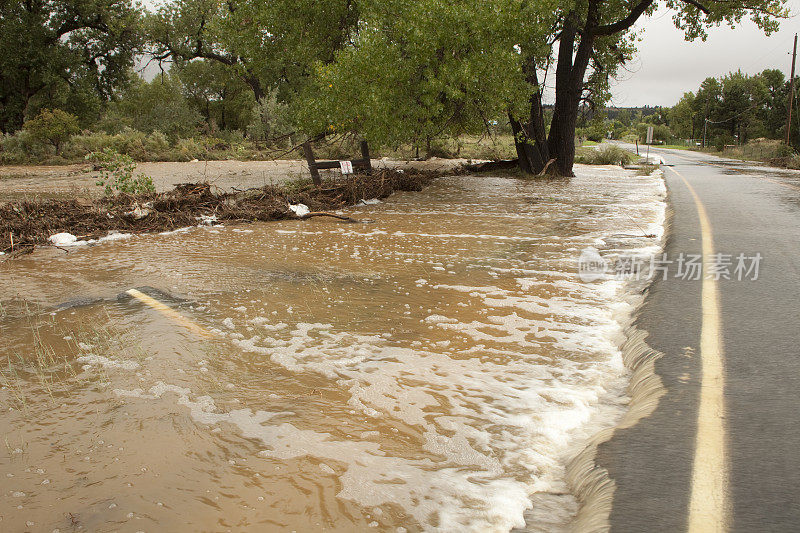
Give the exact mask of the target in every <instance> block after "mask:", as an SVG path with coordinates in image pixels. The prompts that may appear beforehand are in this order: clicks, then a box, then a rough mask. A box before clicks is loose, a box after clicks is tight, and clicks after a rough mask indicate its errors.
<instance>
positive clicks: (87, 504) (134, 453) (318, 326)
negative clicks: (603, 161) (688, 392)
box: [0, 167, 665, 532]
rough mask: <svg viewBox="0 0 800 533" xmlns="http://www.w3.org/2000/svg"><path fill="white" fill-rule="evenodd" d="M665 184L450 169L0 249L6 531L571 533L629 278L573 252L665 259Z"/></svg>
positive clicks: (610, 386)
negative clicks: (388, 191)
mask: <svg viewBox="0 0 800 533" xmlns="http://www.w3.org/2000/svg"><path fill="white" fill-rule="evenodd" d="M664 195H665V190H664V185H663V181H662V179H661V177H660V176H659V175H654V176H636V175H635V174H634V173H633V172H630V171H622V170H620V169H619V168H614V167H605V168H603V167H601V168H591V167H579V168H578V176H577V177H576V178H574V179H572V180H570V181H558V182H535V181H521V180H515V179H506V178H490V177H473V176H459V177H451V178H444V179H440V180H437V181H436V182H435V183H434V185H432V186H431V187H429V188H428V189H426V190H425V191H424V192H421V193H399V194H395V195H393V196H391V197H390V198H389V199H387V200H386V201H384V202H383V203H369V204H368V205H364V206H361V207H356V208H353V209H350V210H348V214H350V215H351V216H354V217H356V218H359V219H370V220H372V221H373V222H372V223H363V224H341V223H337V222H335V221H330V220H323V219H311V220H307V221H302V222H298V221H287V222H275V223H266V224H255V225H248V226H241V225H240V226H231V227H197V228H190V229H187V230H185V231H178V232H172V233H169V234H162V235H143V236H135V237H131V238H128V239H124V240H115V241H113V242H105V243H101V244H98V245H95V246H85V247H79V248H75V249H73V250H72V251H71V252H70V253H69V254H65V253H64V252H63V251H61V250H55V249H53V250H39V251H37V252H36V253H34V254H33V255H31V256H28V257H23V258H19V259H16V260H14V261H7V262H4V263H0V295H1V296H0V306H2V307H0V316H2V318H0V335H2V339H3V342H2V346H0V363H1V366H2V383H1V384H2V388H1V389H0V402H1V403H2V408H3V410H4V411H5V412H4V414H3V417H2V418H1V419H0V431H2V434H3V437H4V445H3V447H2V448H1V449H0V480H2V481H1V482H2V492H3V497H2V498H1V499H0V519H1V520H2V522H0V529H2V530H3V531H24V530H28V531H48V532H49V531H53V530H56V529H58V530H60V531H62V532H63V531H73V530H83V531H130V532H135V531H292V530H294V531H376V530H378V531H392V532H403V531H419V530H426V531H459V532H461V531H507V530H509V529H510V528H512V527H515V526H523V525H524V523H525V520H524V519H523V513H525V512H526V509H527V510H528V511H527V515H526V516H528V522H529V524H528V525H529V527H531V528H532V529H534V530H537V529H538V530H548V531H551V530H558V529H560V528H562V527H564V525H565V524H566V523H567V522H568V521H569V519H570V517H571V516H572V515H573V514H574V513H575V511H576V507H577V504H576V501H575V499H574V497H573V496H571V495H570V492H569V487H567V485H566V482H565V480H564V464H565V462H566V461H567V460H568V459H569V458H570V456H571V455H572V454H574V453H575V452H576V451H578V450H579V449H580V445H581V442H582V441H583V440H584V439H586V438H587V437H588V436H590V435H591V434H593V433H594V432H595V431H597V430H598V429H599V428H601V427H605V426H608V425H611V424H613V423H614V421H615V420H616V419H617V418H618V417H619V416H620V414H621V413H622V412H623V410H624V408H625V404H626V401H627V399H626V397H625V386H626V383H627V372H626V370H625V368H624V366H623V364H622V361H621V356H620V352H619V344H620V342H621V341H622V337H623V328H624V327H625V326H626V324H628V323H629V321H630V319H631V313H632V311H633V309H634V306H635V305H637V303H638V301H639V298H640V296H638V295H637V294H638V292H639V289H640V288H641V286H640V285H637V283H636V282H633V281H626V280H620V279H607V280H601V281H594V282H590V283H584V282H582V281H581V280H580V279H579V277H578V275H577V268H578V267H577V259H578V256H579V254H580V251H581V250H582V249H584V248H586V247H595V248H598V249H599V250H600V252H601V253H602V254H603V255H605V256H607V257H609V258H611V257H613V256H615V255H616V254H619V253H623V252H624V253H637V254H640V255H641V256H643V257H647V256H648V255H649V254H653V253H655V252H656V251H658V250H659V238H655V239H654V238H646V237H643V236H642V235H644V234H656V235H658V236H660V235H661V234H662V225H663V220H664ZM131 288H139V291H140V292H141V293H142V294H144V295H149V296H150V297H151V298H152V300H149V299H148V298H146V297H144V299H145V300H147V302H149V303H150V304H152V303H153V301H156V302H160V303H161V304H164V305H165V306H166V307H163V306H158V307H159V308H154V307H153V306H152V305H149V304H148V303H147V302H142V300H141V299H137V298H134V297H131V296H130V295H129V294H127V293H126V292H125V291H127V290H129V289H131ZM134 294H139V293H134ZM140 296H141V295H140Z"/></svg>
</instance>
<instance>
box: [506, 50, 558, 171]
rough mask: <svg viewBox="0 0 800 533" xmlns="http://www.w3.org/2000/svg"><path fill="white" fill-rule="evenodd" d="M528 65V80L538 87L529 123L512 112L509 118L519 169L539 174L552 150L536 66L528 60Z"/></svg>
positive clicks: (531, 103)
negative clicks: (523, 122)
mask: <svg viewBox="0 0 800 533" xmlns="http://www.w3.org/2000/svg"><path fill="white" fill-rule="evenodd" d="M527 65H528V67H527V70H528V75H527V77H528V81H529V82H530V83H531V85H533V86H534V87H536V88H537V90H536V92H535V93H533V94H532V95H531V97H530V114H529V116H528V123H527V124H526V125H523V124H522V123H521V122H520V121H519V120H516V119H515V118H514V117H513V115H512V114H511V113H510V112H509V114H508V119H509V121H510V122H511V131H512V132H513V133H514V146H515V148H516V149H517V158H518V161H519V169H520V170H521V171H522V172H524V173H527V174H538V173H540V172H541V171H542V170H544V167H545V165H546V164H547V162H548V161H549V160H550V152H549V149H548V146H547V137H546V133H545V127H544V109H543V108H542V93H541V92H540V91H539V90H538V87H539V80H538V77H537V74H536V66H535V65H534V64H533V63H532V62H528V63H527Z"/></svg>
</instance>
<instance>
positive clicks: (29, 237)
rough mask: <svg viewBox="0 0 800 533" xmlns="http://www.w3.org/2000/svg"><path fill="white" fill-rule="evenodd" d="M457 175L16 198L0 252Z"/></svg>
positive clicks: (367, 194)
mask: <svg viewBox="0 0 800 533" xmlns="http://www.w3.org/2000/svg"><path fill="white" fill-rule="evenodd" d="M455 172H458V169H457V168H451V169H450V170H448V171H432V170H407V171H403V170H393V169H381V170H375V171H373V172H372V173H370V174H358V175H351V176H348V177H343V178H333V179H329V180H327V181H326V182H325V183H324V184H323V185H322V186H321V187H315V186H313V185H310V184H309V185H302V186H298V185H295V186H284V187H279V186H275V185H266V186H263V187H259V188H254V189H250V190H247V191H241V192H225V191H224V190H220V189H218V188H215V187H214V186H212V185H211V184H209V183H207V182H206V183H187V184H181V185H178V186H176V187H175V188H174V189H172V190H170V191H167V192H160V193H153V194H148V195H127V194H121V195H118V196H116V197H113V198H101V199H95V200H91V199H87V198H68V199H48V200H34V201H31V200H22V201H15V202H10V203H7V204H5V205H0V251H2V252H4V253H25V252H29V251H31V250H33V248H34V247H35V246H38V245H45V244H48V239H49V238H50V236H51V235H55V234H57V233H62V232H65V233H70V234H72V235H75V236H76V237H78V238H79V239H96V238H100V237H103V236H105V235H107V234H108V232H109V231H121V232H127V233H147V232H155V231H159V232H160V231H170V230H174V229H178V228H182V227H186V226H194V225H197V224H199V223H202V222H203V221H206V222H211V221H240V222H254V221H267V220H280V219H286V218H298V215H297V214H296V213H295V212H294V211H292V210H291V209H290V208H289V206H290V205H295V204H305V205H306V206H307V207H308V208H309V209H310V211H312V212H319V211H333V210H337V209H341V208H343V207H347V206H350V205H354V204H356V203H358V202H360V201H362V200H368V199H372V198H385V197H387V196H389V195H390V194H392V192H394V191H419V190H421V189H422V188H423V187H425V185H427V184H428V183H430V181H431V180H433V179H434V178H436V177H438V176H441V175H443V174H452V173H455Z"/></svg>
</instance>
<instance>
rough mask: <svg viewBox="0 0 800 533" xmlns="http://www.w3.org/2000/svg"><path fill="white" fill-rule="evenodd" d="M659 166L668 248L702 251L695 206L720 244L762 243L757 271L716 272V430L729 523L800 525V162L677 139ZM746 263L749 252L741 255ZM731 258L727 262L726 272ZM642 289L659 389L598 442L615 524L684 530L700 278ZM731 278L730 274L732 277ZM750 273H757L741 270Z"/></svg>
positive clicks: (643, 322) (672, 252) (766, 527)
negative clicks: (694, 148) (643, 413)
mask: <svg viewBox="0 0 800 533" xmlns="http://www.w3.org/2000/svg"><path fill="white" fill-rule="evenodd" d="M653 153H657V154H659V155H662V156H663V158H664V160H665V162H666V164H667V165H674V167H668V166H665V167H663V168H664V175H665V178H666V181H667V187H668V190H669V195H670V208H671V211H672V217H671V229H670V233H669V237H668V240H667V242H666V249H665V251H666V253H667V254H668V259H676V258H677V257H678V256H679V254H681V253H684V254H700V250H701V241H702V239H701V234H700V227H699V218H698V212H697V207H696V206H695V202H694V199H693V197H692V196H691V194H690V192H689V190H688V188H687V186H686V185H685V183H684V182H683V181H682V180H681V178H680V177H679V176H678V175H677V174H675V173H674V172H673V171H672V170H671V168H674V170H677V171H678V172H679V173H680V174H681V175H682V176H683V177H684V178H685V179H686V180H687V181H688V182H689V183H690V185H691V186H692V187H693V188H694V189H695V191H696V192H697V195H698V196H699V198H700V200H701V201H702V203H703V204H704V206H705V209H706V212H707V214H708V218H709V220H710V224H711V230H712V233H713V243H714V248H715V251H716V252H718V253H723V254H733V256H734V263H735V262H736V261H735V257H736V256H738V254H740V253H743V254H744V255H745V256H746V257H748V258H749V257H753V256H755V254H756V253H760V254H761V256H762V259H761V261H760V263H759V272H758V279H757V280H749V279H745V280H743V281H738V280H736V279H731V280H725V279H721V280H720V281H719V284H718V290H719V295H720V308H721V323H722V341H723V358H724V373H725V388H724V399H725V412H726V416H725V429H726V431H725V433H726V439H727V452H726V456H727V462H728V482H727V494H728V502H729V511H728V513H727V514H728V516H726V517H725V521H726V522H727V524H728V525H729V529H730V530H731V531H747V532H751V531H798V530H800V173H797V172H783V171H779V170H775V169H766V168H763V167H756V166H754V165H751V164H749V163H742V162H739V161H729V160H722V159H719V158H716V157H712V156H708V155H704V154H698V153H694V152H684V151H680V150H652V151H651V154H653ZM749 264H750V265H752V261H750V262H749ZM733 270H734V267H733V266H731V267H730V271H731V274H733ZM675 273H676V267H675V265H669V276H668V277H667V279H666V280H659V281H656V282H655V283H654V284H653V285H652V286H651V288H650V290H649V294H648V297H647V299H646V302H645V304H644V306H643V308H642V310H641V315H640V318H639V319H638V323H637V325H638V327H639V328H641V329H644V330H646V331H647V332H649V334H650V335H649V337H648V339H647V342H648V344H650V346H651V347H653V348H654V349H656V350H658V351H661V352H663V354H664V356H663V357H662V358H661V359H660V360H658V362H657V363H656V371H657V373H658V374H659V375H660V377H661V379H662V381H663V383H664V387H665V388H666V390H667V393H666V394H665V395H664V396H663V397H662V398H661V401H660V403H659V405H658V408H657V409H656V411H655V412H654V413H653V414H652V415H651V416H650V417H648V418H645V419H643V420H641V421H640V422H639V423H638V424H637V425H636V426H634V427H632V428H629V429H625V430H618V431H617V432H616V433H615V435H614V437H613V439H612V440H611V441H609V442H607V443H605V444H604V445H602V446H601V447H600V449H599V450H598V458H597V461H598V464H599V465H601V466H603V467H605V468H607V469H608V470H609V473H610V475H611V477H612V478H613V479H614V480H615V481H616V484H617V490H616V493H615V497H614V504H613V510H612V514H611V523H612V531H620V532H629V531H630V532H643V531H670V532H671V531H685V530H686V528H687V516H688V503H689V497H690V490H691V474H692V462H693V457H694V453H695V446H696V443H695V438H696V433H697V411H698V399H699V386H700V377H701V372H700V371H701V361H700V355H699V353H700V350H699V339H700V329H701V325H702V319H703V317H702V313H701V285H702V282H701V281H699V280H697V281H694V280H685V279H681V278H679V277H675V276H674V274H675ZM732 277H734V278H735V276H732ZM744 277H745V278H750V277H752V273H751V274H750V276H744Z"/></svg>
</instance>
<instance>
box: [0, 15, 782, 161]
mask: <svg viewBox="0 0 800 533" xmlns="http://www.w3.org/2000/svg"><path fill="white" fill-rule="evenodd" d="M784 3H785V0H754V1H753V0H748V1H744V0H733V1H731V2H710V3H703V2H702V1H701V2H697V1H695V0H676V1H675V2H671V3H670V7H671V8H672V9H673V11H674V16H673V19H674V21H675V23H676V25H677V26H678V27H679V28H680V29H681V30H682V31H683V32H684V34H685V38H686V39H688V40H694V39H698V38H701V39H702V38H705V37H706V28H707V27H709V26H715V25H719V24H723V23H724V24H730V25H732V24H736V23H738V22H739V21H741V20H742V19H743V18H749V19H751V20H753V22H754V23H755V24H756V25H757V26H759V27H760V28H761V29H763V30H764V31H765V32H767V33H769V32H771V31H774V30H775V29H776V28H777V27H778V21H779V20H780V19H781V18H785V17H786V16H787V13H788V11H787V10H786V8H785V6H784ZM657 7H658V4H657V2H656V1H655V0H642V1H641V2H632V3H624V2H623V3H620V2H599V1H597V0H589V1H588V2H583V3H580V2H579V3H574V2H566V1H564V2H562V1H556V2H554V3H542V2H524V1H519V0H491V1H487V2H480V3H477V4H476V3H474V2H464V1H461V0H459V1H454V2H440V1H438V0H415V1H413V2H408V1H407V0H382V1H380V2H377V1H373V0H359V1H357V2H352V1H343V0H291V1H289V0H276V1H273V2H251V1H247V0H230V1H226V2H215V1H208V0H180V1H178V0H171V1H165V2H160V3H158V5H157V7H154V8H152V9H151V10H147V9H145V8H143V7H141V4H139V3H138V2H135V1H133V0H69V1H67V0H31V1H27V2H4V3H2V5H0V49H2V50H4V53H2V54H0V133H2V138H0V164H37V163H64V162H80V161H83V160H84V159H85V158H86V156H87V155H89V154H92V153H104V152H105V151H106V150H114V151H116V152H118V153H119V154H122V155H124V156H128V157H130V158H132V159H133V160H135V161H167V160H168V161H191V160H193V159H275V158H284V157H290V156H291V157H295V158H296V157H298V155H299V154H300V147H301V145H303V144H304V143H307V142H311V143H313V145H314V149H315V150H316V151H317V155H318V156H319V157H321V158H335V159H339V158H345V157H348V158H349V157H352V156H353V155H354V152H355V153H358V151H357V150H354V149H353V148H354V147H358V145H359V143H360V141H361V140H362V139H363V140H366V141H368V142H369V144H370V149H371V150H372V154H374V155H376V156H389V157H392V156H404V157H432V156H437V155H438V156H449V157H453V156H461V157H465V158H476V159H483V158H486V159H502V158H507V157H516V161H517V163H518V165H519V167H520V170H521V171H523V172H526V173H532V174H538V173H540V172H541V171H542V170H544V169H549V170H548V172H549V173H552V174H556V175H561V176H570V175H572V165H573V162H574V159H575V155H576V150H575V139H576V137H577V138H582V139H589V140H591V141H594V142H597V141H599V140H600V139H602V138H606V137H607V136H608V133H607V132H608V131H611V135H612V137H613V138H623V139H629V140H630V139H634V140H635V139H636V138H642V135H643V132H644V130H646V128H647V126H648V125H653V126H654V127H655V128H656V139H657V140H659V141H663V142H674V141H672V139H675V138H677V139H684V138H692V139H694V138H698V137H699V135H698V124H700V125H703V124H706V122H705V121H709V122H708V124H709V125H711V127H710V130H711V131H710V133H709V135H708V137H709V139H710V141H709V142H710V143H711V144H713V145H719V146H721V147H722V148H724V147H725V146H726V145H728V144H744V143H745V142H746V141H747V140H748V139H751V138H757V137H765V138H779V137H780V134H779V129H780V123H781V122H782V119H781V115H782V105H783V104H782V102H783V101H784V99H783V96H785V90H786V89H785V85H786V82H785V80H784V79H783V76H782V75H781V74H780V73H779V72H777V71H765V72H764V73H762V75H759V76H758V77H748V76H745V75H742V74H740V73H735V74H731V75H729V76H727V77H726V78H724V79H723V80H713V79H709V80H710V81H709V80H706V81H707V82H708V83H706V82H704V86H703V87H701V90H699V91H698V92H697V93H696V94H687V96H686V97H685V98H684V100H682V101H681V102H680V103H679V104H678V105H677V106H676V107H675V108H673V110H660V109H659V110H656V112H653V113H650V112H643V113H642V114H641V116H638V115H635V114H634V115H630V114H629V116H628V117H627V118H626V117H624V116H612V113H611V110H608V112H607V113H606V114H603V111H602V110H603V109H604V104H605V103H606V102H607V101H608V99H609V96H610V93H609V80H610V79H611V78H613V77H614V76H615V75H616V73H617V72H618V70H619V68H620V67H622V66H623V65H624V64H625V63H626V62H627V61H629V60H630V59H631V58H632V57H633V55H634V54H635V52H636V42H637V39H636V35H635V33H634V32H633V30H632V28H634V27H635V24H636V23H637V22H638V21H639V20H640V19H641V18H642V17H643V16H646V15H648V14H650V13H652V12H653V11H654V10H655V9H656V8H657ZM454 30H456V31H454ZM401 36H402V38H401ZM143 64H145V65H147V66H148V68H141V67H142V65H143ZM548 67H550V68H548ZM548 71H549V72H551V74H549V75H548V74H547V72H548ZM143 74H146V76H143ZM548 76H551V77H550V78H549V79H548ZM543 86H554V87H555V93H554V99H553V102H552V104H548V103H547V102H544V101H543V99H542V94H541V93H540V92H539V91H540V87H543ZM779 104H780V105H779ZM662 111H663V112H662ZM730 117H735V118H730ZM726 132H727V135H729V136H730V138H729V137H726ZM734 137H735V139H737V140H736V141H735V142H734V141H732V140H731V138H734ZM474 139H481V141H480V142H474ZM321 142H324V145H323V144H320V143H321ZM512 147H513V149H512ZM337 156H338V157H337Z"/></svg>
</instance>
